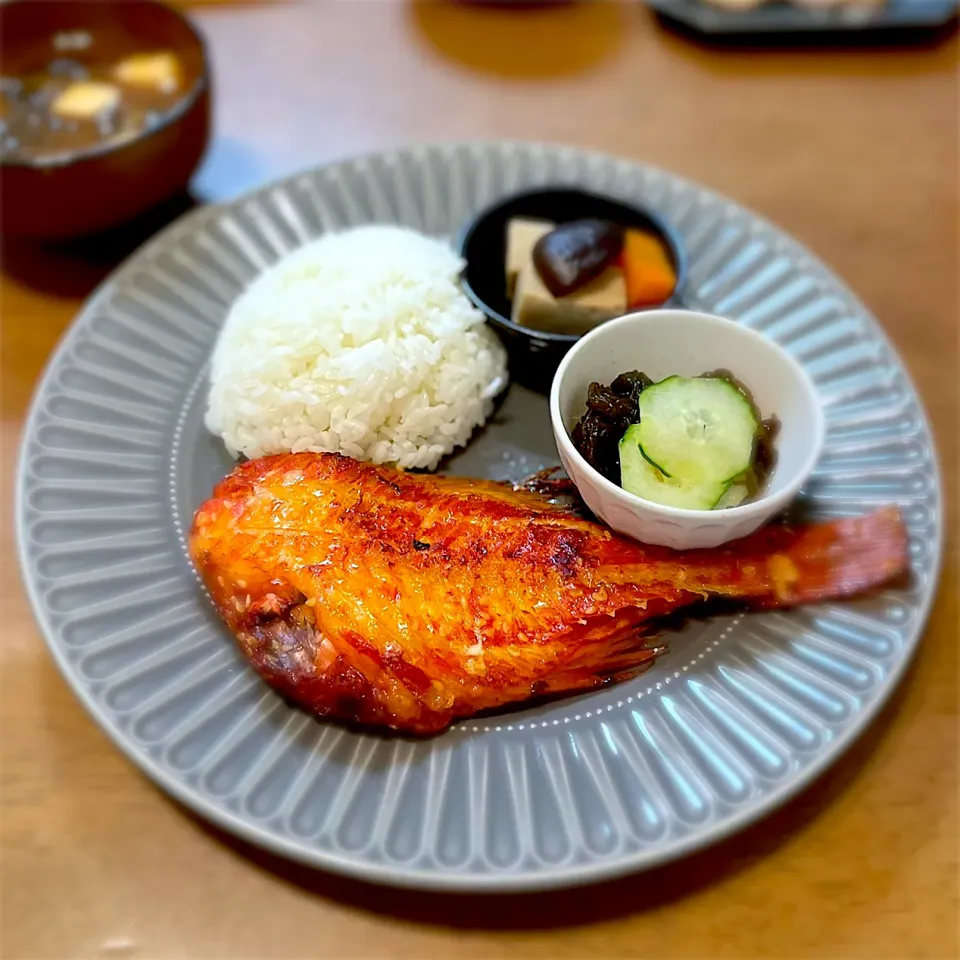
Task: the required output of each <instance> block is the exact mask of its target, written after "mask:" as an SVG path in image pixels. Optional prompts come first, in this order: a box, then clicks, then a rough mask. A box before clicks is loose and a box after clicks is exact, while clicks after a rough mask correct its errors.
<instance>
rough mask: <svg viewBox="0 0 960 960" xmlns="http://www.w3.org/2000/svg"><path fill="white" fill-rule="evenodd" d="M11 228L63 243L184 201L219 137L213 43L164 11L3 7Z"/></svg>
mask: <svg viewBox="0 0 960 960" xmlns="http://www.w3.org/2000/svg"><path fill="white" fill-rule="evenodd" d="M0 38H2V41H0V42H2V53H3V76H2V81H0V176H2V180H3V195H4V203H3V208H2V229H3V232H4V233H5V234H7V235H10V236H22V237H33V238H37V239H43V240H63V239H67V238H71V237H77V236H81V235H84V234H90V233H95V232H99V231H102V230H106V229H108V228H111V227H114V226H117V225H119V224H121V223H124V222H126V221H128V220H131V219H132V218H133V217H135V216H137V215H138V214H141V213H143V212H145V211H147V210H149V209H151V208H152V207H154V206H156V205H157V204H159V203H161V202H162V201H165V200H168V199H169V198H171V197H172V196H174V195H175V194H177V193H179V192H181V191H183V189H184V188H185V187H186V185H187V182H188V181H189V179H190V177H191V175H192V174H193V172H194V170H195V169H196V167H197V165H198V163H199V162H200V159H201V157H202V156H203V152H204V149H205V148H206V145H207V139H208V135H209V113H210V106H209V72H208V67H207V60H206V54H205V51H204V45H203V41H202V39H201V38H200V36H199V34H198V33H197V32H196V31H195V30H194V29H193V27H192V26H191V25H190V24H189V23H188V22H187V20H186V19H185V18H184V17H182V16H181V15H180V14H179V13H177V12H175V11H174V10H172V9H171V8H169V7H167V6H165V5H164V4H162V3H158V2H155V0H138V2H136V3H127V2H123V0H44V2H43V3H32V2H29V0H15V2H12V3H6V4H3V5H2V6H0Z"/></svg>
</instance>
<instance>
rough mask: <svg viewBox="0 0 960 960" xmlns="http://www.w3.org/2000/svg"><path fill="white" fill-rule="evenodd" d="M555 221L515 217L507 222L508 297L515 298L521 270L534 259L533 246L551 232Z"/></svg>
mask: <svg viewBox="0 0 960 960" xmlns="http://www.w3.org/2000/svg"><path fill="white" fill-rule="evenodd" d="M555 226H556V224H555V223H550V221H549V220H527V219H525V218H524V217H514V218H513V219H512V220H511V221H510V222H509V223H508V224H507V265H506V266H507V269H506V274H507V297H508V298H509V299H512V298H513V294H514V291H515V290H516V287H517V277H518V276H519V275H520V271H521V270H523V268H524V267H525V266H526V265H527V264H528V263H530V262H531V261H532V259H533V248H534V247H535V246H536V245H537V241H538V240H539V239H540V238H541V237H542V236H543V235H544V234H545V233H549V232H550V231H551V230H552V229H553V228H554V227H555Z"/></svg>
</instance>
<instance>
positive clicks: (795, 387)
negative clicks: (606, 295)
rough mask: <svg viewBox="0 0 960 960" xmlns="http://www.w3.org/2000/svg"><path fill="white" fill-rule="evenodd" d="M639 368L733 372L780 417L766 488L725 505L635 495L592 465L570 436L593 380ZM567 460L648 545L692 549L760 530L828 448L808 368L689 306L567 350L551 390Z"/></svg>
mask: <svg viewBox="0 0 960 960" xmlns="http://www.w3.org/2000/svg"><path fill="white" fill-rule="evenodd" d="M628 370H640V371H642V372H643V373H645V374H647V376H649V377H651V378H652V379H653V380H655V381H656V380H662V379H663V378H664V377H669V376H671V375H672V374H679V375H680V376H687V377H693V376H699V375H700V374H702V373H705V372H707V371H708V370H729V371H730V372H731V373H732V374H733V375H734V376H735V377H737V379H738V380H740V381H741V383H743V384H744V386H746V387H747V389H748V390H749V391H750V392H751V394H753V398H754V400H755V401H756V403H757V406H758V407H759V408H760V413H761V414H762V416H763V417H769V416H776V417H777V418H778V419H779V420H780V433H779V436H778V437H777V439H776V442H775V449H776V452H777V461H776V466H775V468H774V470H773V472H772V473H771V475H770V478H769V479H768V481H767V486H766V490H765V491H764V493H763V494H762V496H761V497H760V498H759V499H757V500H755V501H753V502H751V503H747V504H744V505H742V506H739V507H730V508H727V509H725V510H684V509H680V508H678V507H667V506H663V505H662V504H659V503H653V502H652V501H650V500H644V499H642V498H641V497H637V496H634V495H633V494H632V493H627V492H626V491H625V490H623V489H621V488H620V487H618V486H617V485H616V484H614V483H611V482H610V481H609V480H607V479H606V478H605V477H603V476H601V475H600V474H599V473H598V472H597V471H596V470H594V469H593V467H591V466H590V465H589V464H588V463H587V462H586V460H584V459H583V457H581V456H580V454H579V453H578V452H577V450H576V448H575V447H574V445H573V441H572V440H571V439H570V433H571V431H572V430H573V428H574V426H575V424H576V422H577V420H579V418H580V417H581V415H582V414H583V412H584V411H585V410H586V399H587V388H588V387H589V385H590V383H591V382H593V381H598V382H600V383H610V382H611V381H612V380H613V379H614V378H615V377H616V376H617V375H618V374H621V373H624V372H626V371H628ZM550 419H551V422H552V423H553V432H554V435H555V437H556V441H557V449H558V451H559V453H560V460H561V461H562V462H563V466H564V468H565V469H566V471H567V473H568V474H569V476H570V478H571V479H572V480H573V482H574V483H575V484H576V485H577V489H578V490H579V492H580V496H581V497H583V500H584V502H585V503H586V504H587V506H588V507H589V508H590V509H591V510H592V511H593V512H594V514H596V515H597V516H598V517H599V518H600V519H601V520H603V521H604V522H605V523H606V524H608V525H609V526H610V527H612V528H613V529H614V530H617V531H618V532H620V533H623V534H626V535H627V536H630V537H633V538H635V539H637V540H640V541H642V542H643V543H651V544H659V545H660V546H665V547H674V548H675V549H678V550H687V549H691V548H694V547H715V546H717V545H719V544H721V543H726V542H727V541H728V540H735V539H737V538H738V537H744V536H746V535H747V534H748V533H752V532H753V531H754V530H756V529H757V528H758V527H760V526H761V525H762V524H764V523H766V521H767V520H769V519H771V518H772V517H773V516H775V515H776V514H777V513H779V512H780V511H781V510H783V509H784V508H785V507H786V506H787V505H788V504H789V503H790V501H791V500H792V499H793V498H794V497H795V496H796V495H797V492H798V491H799V489H800V487H801V486H802V485H803V483H804V482H805V481H806V479H807V478H808V477H809V476H810V473H811V471H812V470H813V468H814V465H815V464H816V462H817V459H818V458H819V456H820V451H821V448H822V447H823V437H824V416H823V409H822V407H821V405H820V400H819V397H818V396H817V391H816V388H815V387H814V385H813V383H812V381H811V380H810V378H809V377H808V376H807V374H806V372H805V371H804V370H803V369H802V368H801V367H800V366H799V364H798V363H797V362H796V361H795V360H793V359H792V358H791V357H790V356H789V355H788V354H787V353H785V352H784V351H783V350H782V349H781V348H780V347H778V346H777V345H776V344H775V343H773V341H771V340H768V339H767V338H766V337H764V336H763V335H761V334H759V333H757V332H756V331H754V330H751V329H749V328H748V327H744V326H741V325H740V324H738V323H734V322H733V321H731V320H724V319H722V318H721V317H715V316H711V315H710V314H706V313H694V312H692V311H688V310H649V311H645V312H643V313H633V314H629V315H627V316H625V317H620V318H619V319H617V320H610V321H608V322H607V323H604V324H602V325H601V326H599V327H597V328H596V329H595V330H592V331H591V332H590V333H588V334H587V335H586V336H585V337H583V339H581V340H579V341H578V342H577V343H576V344H575V345H574V346H573V347H572V348H571V350H570V352H569V353H567V355H566V356H565V357H564V358H563V360H562V362H561V363H560V366H559V367H558V368H557V373H556V375H555V376H554V378H553V387H552V389H551V391H550Z"/></svg>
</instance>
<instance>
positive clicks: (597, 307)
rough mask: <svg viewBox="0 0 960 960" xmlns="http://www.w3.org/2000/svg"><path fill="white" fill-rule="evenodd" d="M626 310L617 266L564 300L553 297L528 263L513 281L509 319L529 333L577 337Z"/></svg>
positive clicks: (625, 285)
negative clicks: (528, 330) (542, 331)
mask: <svg viewBox="0 0 960 960" xmlns="http://www.w3.org/2000/svg"><path fill="white" fill-rule="evenodd" d="M626 311H627V284H626V280H625V278H624V275H623V271H622V270H621V269H620V268H619V267H618V266H610V267H607V269H606V270H605V271H604V272H603V273H602V274H600V276H599V277H597V278H596V279H594V280H591V281H590V282H589V283H587V284H585V285H584V286H582V287H581V288H580V289H579V290H575V291H574V292H573V293H570V294H567V296H565V297H554V296H553V294H552V293H550V291H549V290H548V289H547V288H546V285H545V284H544V282H543V280H542V279H541V278H540V274H539V273H538V272H537V269H536V267H535V266H534V265H533V262H532V260H531V261H528V263H527V264H526V265H525V266H524V268H523V269H522V270H521V271H520V276H519V277H518V279H517V289H516V295H515V296H514V298H513V313H512V317H511V319H512V320H513V322H514V323H517V324H519V325H520V326H524V327H529V328H530V329H531V330H544V331H549V332H551V333H572V334H581V333H586V332H587V331H588V330H591V329H592V328H593V327H595V326H596V325H597V324H598V323H602V322H603V321H604V320H610V319H612V318H613V317H619V316H621V315H622V314H624V313H626Z"/></svg>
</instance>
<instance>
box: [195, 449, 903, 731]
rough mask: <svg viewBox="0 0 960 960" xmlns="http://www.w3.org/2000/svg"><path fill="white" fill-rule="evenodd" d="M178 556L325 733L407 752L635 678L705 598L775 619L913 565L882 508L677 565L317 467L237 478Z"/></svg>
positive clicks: (257, 471) (198, 520) (570, 528)
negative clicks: (325, 721) (535, 700)
mask: <svg viewBox="0 0 960 960" xmlns="http://www.w3.org/2000/svg"><path fill="white" fill-rule="evenodd" d="M189 546H190V554H191V557H192V558H193V562H194V564H195V565H196V568H197V570H198V571H199V572H200V575H201V576H202V578H203V581H204V583H205V584H206V586H207V588H208V590H209V592H210V595H211V597H212V598H213V601H214V603H215V605H216V607H217V610H218V611H219V613H220V615H221V616H222V617H223V619H224V620H225V621H226V623H227V625H228V626H229V627H230V629H231V631H232V632H233V634H234V636H235V637H236V639H237V642H238V644H239V646H240V648H241V650H242V651H243V653H244V655H245V656H246V657H247V659H248V660H249V661H250V662H251V663H252V665H253V666H254V667H255V668H256V669H257V670H258V672H259V673H260V674H261V675H262V676H263V677H264V679H266V680H267V681H268V682H269V683H270V684H272V685H273V686H274V687H276V688H277V689H278V690H279V691H280V692H281V693H283V694H284V695H285V696H287V697H289V698H290V699H291V700H294V701H296V702H297V703H299V704H301V705H303V706H304V707H306V708H307V709H308V710H310V711H312V712H314V713H316V714H319V715H321V716H325V717H332V718H336V719H339V720H343V721H347V722H352V723H358V724H363V725H372V726H375V727H384V728H389V729H391V730H395V731H400V732H404V733H412V734H430V733H436V732H438V731H440V730H443V729H444V728H445V727H447V726H448V725H449V724H450V723H451V722H452V721H453V720H456V719H458V718H463V717H467V716H471V715H473V714H476V713H479V712H481V711H485V710H491V709H495V708H500V707H503V706H505V705H508V704H511V703H516V702H520V701H523V700H527V699H529V698H531V697H535V696H541V695H554V694H566V693H572V692H575V691H583V690H589V689H593V688H596V687H598V686H600V685H602V684H604V683H609V682H611V681H615V680H620V679H624V678H627V677H630V676H633V675H635V674H636V673H637V672H639V671H640V670H642V669H644V668H646V667H647V666H648V665H649V664H650V662H651V661H652V659H653V658H654V657H655V656H656V653H657V650H655V649H654V648H652V647H651V646H650V644H649V642H648V641H649V635H650V632H651V630H652V629H654V628H655V625H656V623H657V618H659V617H662V616H663V615H665V614H669V613H672V612H674V611H676V610H679V609H682V608H684V607H688V606H690V605H692V604H695V603H697V602H698V601H700V600H703V599H707V598H710V597H722V598H726V599H729V600H733V601H736V602H740V603H743V604H745V605H748V606H753V607H789V606H794V605H796V604H800V603H809V602H816V601H819V600H825V599H828V598H838V597H844V596H850V595H853V594H856V593H860V592H862V591H865V590H869V589H870V588H872V587H875V586H877V585H879V584H882V583H884V582H886V581H888V580H890V579H892V578H894V577H897V576H898V575H900V574H902V573H903V572H904V571H905V570H906V569H907V566H908V558H907V539H906V531H905V529H904V526H903V523H902V520H901V518H900V515H899V513H898V511H897V510H896V509H895V508H893V507H890V508H884V509H881V510H878V511H876V512H874V513H871V514H868V515H866V516H863V517H858V518H854V519H850V520H840V521H835V522H831V523H823V524H814V525H809V526H799V527H787V526H784V525H780V524H773V525H770V526H768V527H766V528H764V529H762V530H760V531H758V532H757V533H755V534H753V535H751V536H749V537H747V538H745V539H743V540H740V541H737V542H735V543H732V544H727V545H725V546H723V547H719V548H715V549H710V550H693V551H686V552H675V551H672V550H668V549H666V548H660V547H650V546H645V545H643V544H640V543H636V542H635V541H632V540H628V539H626V538H623V537H620V536H619V535H617V534H615V533H613V532H612V531H610V530H609V529H608V528H606V527H604V526H601V525H600V524H598V523H595V522H592V521H589V520H585V519H583V518H581V517H580V516H579V515H577V514H576V513H574V512H572V511H571V510H569V509H568V508H564V507H562V506H558V505H556V504H554V503H551V502H549V501H547V500H545V499H544V498H543V497H542V496H540V495H538V494H535V493H531V492H528V491H523V490H516V489H513V488H510V487H508V486H505V485H502V484H497V483H494V482H492V481H486V480H470V479H463V478H459V477H443V476H427V475H421V474H410V473H402V472H399V471H396V470H393V469H391V468H388V467H383V466H374V465H372V464H367V463H359V462H357V461H354V460H350V459H348V458H345V457H341V456H338V455H336V454H317V453H299V454H279V455H276V456H270V457H263V458H260V459H258V460H251V461H248V462H246V463H243V464H241V465H240V466H238V467H237V468H236V469H235V470H234V471H233V472H232V473H231V474H230V475H229V476H227V477H226V478H225V479H224V480H223V481H221V482H220V483H219V484H218V485H217V487H216V489H215V491H214V494H213V496H212V497H211V499H209V500H208V501H207V502H206V503H204V504H203V505H202V506H201V507H200V508H199V509H198V510H197V512H196V514H195V516H194V522H193V527H192V530H191V533H190V542H189Z"/></svg>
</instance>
